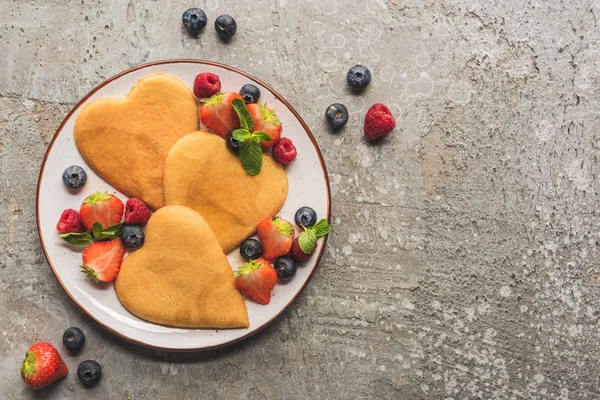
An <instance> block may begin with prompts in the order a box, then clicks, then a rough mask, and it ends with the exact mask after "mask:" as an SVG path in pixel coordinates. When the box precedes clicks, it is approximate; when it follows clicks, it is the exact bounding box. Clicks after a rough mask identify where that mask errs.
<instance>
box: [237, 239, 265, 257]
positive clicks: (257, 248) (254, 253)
mask: <svg viewBox="0 0 600 400" xmlns="http://www.w3.org/2000/svg"><path fill="white" fill-rule="evenodd" d="M262 252H263V248H262V244H260V242H259V241H258V240H256V239H246V240H244V241H243V242H242V245H241V246H240V254H241V255H242V257H244V258H245V259H246V260H258V259H259V258H260V256H261V255H262Z"/></svg>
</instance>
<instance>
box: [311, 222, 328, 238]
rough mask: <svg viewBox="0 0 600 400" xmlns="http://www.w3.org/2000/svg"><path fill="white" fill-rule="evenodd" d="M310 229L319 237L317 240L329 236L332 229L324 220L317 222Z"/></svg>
mask: <svg viewBox="0 0 600 400" xmlns="http://www.w3.org/2000/svg"><path fill="white" fill-rule="evenodd" d="M310 229H311V230H312V231H313V232H315V235H317V238H320V237H323V236H325V235H327V234H328V233H329V231H330V229H331V227H330V226H329V224H328V223H327V220H326V219H322V220H320V221H319V222H317V223H316V224H315V226H313V227H312V228H310Z"/></svg>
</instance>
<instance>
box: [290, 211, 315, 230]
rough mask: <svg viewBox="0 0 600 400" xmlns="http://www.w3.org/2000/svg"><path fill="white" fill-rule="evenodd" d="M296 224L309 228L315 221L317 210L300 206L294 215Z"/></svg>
mask: <svg viewBox="0 0 600 400" xmlns="http://www.w3.org/2000/svg"><path fill="white" fill-rule="evenodd" d="M294 221H296V225H298V226H304V227H306V228H310V227H311V226H314V225H315V224H316V223H317V212H316V211H315V210H313V209H312V208H310V207H306V206H305V207H300V208H299V209H298V211H296V215H294Z"/></svg>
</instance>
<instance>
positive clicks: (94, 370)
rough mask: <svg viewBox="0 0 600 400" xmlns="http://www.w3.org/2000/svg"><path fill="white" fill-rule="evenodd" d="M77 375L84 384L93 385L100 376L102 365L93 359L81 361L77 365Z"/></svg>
mask: <svg viewBox="0 0 600 400" xmlns="http://www.w3.org/2000/svg"><path fill="white" fill-rule="evenodd" d="M77 377H78V378H79V381H80V382H81V383H82V384H83V385H84V386H87V387H91V386H94V385H95V384H96V383H98V381H99V380H100V378H101V377H102V367H101V366H100V364H98V362H96V361H94V360H86V361H83V362H82V363H81V364H79V367H77Z"/></svg>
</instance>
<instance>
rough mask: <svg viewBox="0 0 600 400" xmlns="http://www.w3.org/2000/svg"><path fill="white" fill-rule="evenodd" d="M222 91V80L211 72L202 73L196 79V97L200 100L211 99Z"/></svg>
mask: <svg viewBox="0 0 600 400" xmlns="http://www.w3.org/2000/svg"><path fill="white" fill-rule="evenodd" d="M219 91H221V79H219V76H218V75H215V74H212V73H210V72H202V73H201V74H198V75H196V79H194V95H195V96H196V97H197V98H199V99H206V98H209V97H211V96H213V95H215V94H217V93H219Z"/></svg>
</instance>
